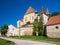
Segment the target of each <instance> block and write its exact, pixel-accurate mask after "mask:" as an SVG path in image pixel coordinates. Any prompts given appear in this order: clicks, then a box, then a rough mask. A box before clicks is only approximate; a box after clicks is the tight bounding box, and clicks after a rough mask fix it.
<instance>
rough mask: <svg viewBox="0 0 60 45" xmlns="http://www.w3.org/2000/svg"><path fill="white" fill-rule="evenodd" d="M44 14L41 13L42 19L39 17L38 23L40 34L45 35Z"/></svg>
mask: <svg viewBox="0 0 60 45" xmlns="http://www.w3.org/2000/svg"><path fill="white" fill-rule="evenodd" d="M43 27H44V26H43V15H42V14H41V15H40V19H39V23H38V32H39V35H43V33H44V29H43Z"/></svg>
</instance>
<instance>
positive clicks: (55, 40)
mask: <svg viewBox="0 0 60 45" xmlns="http://www.w3.org/2000/svg"><path fill="white" fill-rule="evenodd" d="M10 37H11V38H16V39H25V40H35V41H41V42H48V43H56V44H57V45H60V39H59V38H48V37H44V36H20V37H19V36H10Z"/></svg>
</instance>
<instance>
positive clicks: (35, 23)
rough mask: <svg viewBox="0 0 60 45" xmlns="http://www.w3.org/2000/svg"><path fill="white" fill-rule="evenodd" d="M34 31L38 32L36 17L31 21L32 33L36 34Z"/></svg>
mask: <svg viewBox="0 0 60 45" xmlns="http://www.w3.org/2000/svg"><path fill="white" fill-rule="evenodd" d="M36 32H38V17H37V18H36V19H35V20H34V22H33V35H36Z"/></svg>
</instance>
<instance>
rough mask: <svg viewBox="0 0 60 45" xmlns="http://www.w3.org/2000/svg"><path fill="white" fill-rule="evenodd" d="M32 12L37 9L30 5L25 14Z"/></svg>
mask: <svg viewBox="0 0 60 45" xmlns="http://www.w3.org/2000/svg"><path fill="white" fill-rule="evenodd" d="M33 12H34V13H35V12H37V11H36V10H35V9H33V8H32V7H31V6H30V7H29V8H28V10H27V12H26V13H25V14H29V13H33Z"/></svg>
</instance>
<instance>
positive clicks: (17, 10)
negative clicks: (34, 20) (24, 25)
mask: <svg viewBox="0 0 60 45" xmlns="http://www.w3.org/2000/svg"><path fill="white" fill-rule="evenodd" d="M29 6H32V7H33V8H34V9H36V10H37V11H38V13H40V11H41V8H42V6H43V7H44V9H45V10H46V8H48V10H49V12H50V13H52V12H55V11H57V12H60V0H0V26H2V25H4V24H7V25H9V24H13V25H14V26H16V25H17V20H19V19H20V20H21V19H22V17H23V15H24V14H25V12H26V10H27V9H28V7H29Z"/></svg>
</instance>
